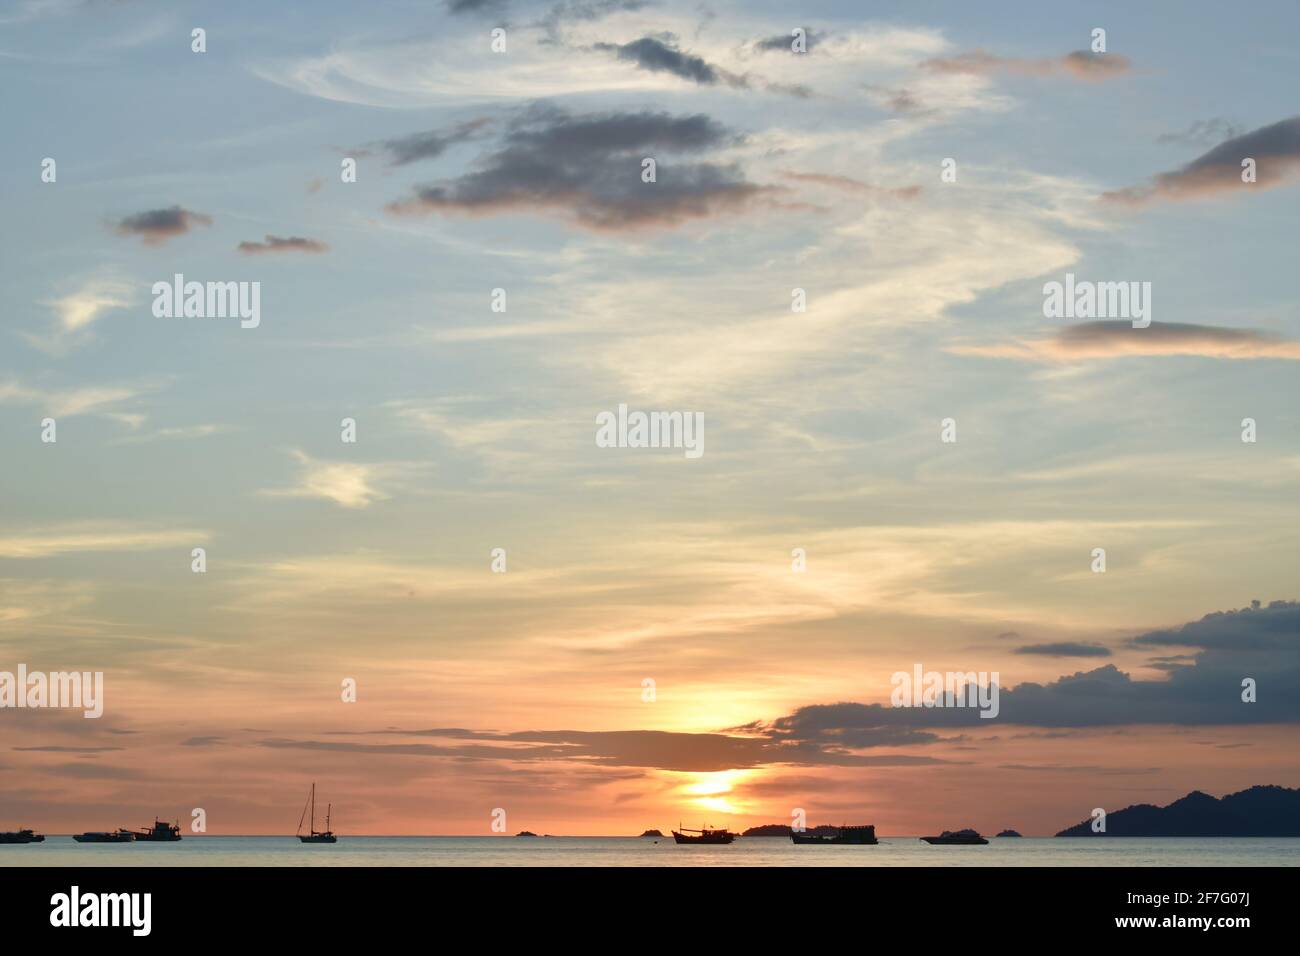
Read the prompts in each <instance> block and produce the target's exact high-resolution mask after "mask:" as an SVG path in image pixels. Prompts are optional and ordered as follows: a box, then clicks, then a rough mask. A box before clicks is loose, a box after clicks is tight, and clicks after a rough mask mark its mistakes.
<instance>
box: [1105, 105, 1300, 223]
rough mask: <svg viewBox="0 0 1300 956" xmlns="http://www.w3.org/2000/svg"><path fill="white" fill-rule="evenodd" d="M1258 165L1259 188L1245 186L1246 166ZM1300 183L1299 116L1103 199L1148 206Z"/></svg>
mask: <svg viewBox="0 0 1300 956" xmlns="http://www.w3.org/2000/svg"><path fill="white" fill-rule="evenodd" d="M1247 159H1253V160H1254V161H1255V177H1256V178H1255V182H1253V183H1246V182H1243V181H1242V164H1243V162H1244V161H1245V160H1247ZM1298 177H1300V116H1292V117H1291V118H1290V119H1284V120H1281V121H1279V122H1277V123H1272V124H1270V125H1268V126H1261V127H1260V128H1259V129H1256V130H1252V131H1251V132H1249V133H1244V134H1242V135H1240V136H1234V137H1233V138H1232V139H1229V140H1227V141H1226V142H1223V143H1220V144H1219V145H1218V146H1216V147H1214V148H1213V149H1211V150H1210V151H1209V152H1207V153H1204V154H1202V155H1201V156H1198V157H1197V158H1196V159H1194V160H1192V161H1191V162H1190V163H1188V164H1187V165H1186V166H1184V167H1182V168H1181V169H1176V170H1173V171H1172V172H1167V173H1159V174H1157V175H1156V176H1155V178H1154V179H1152V180H1151V182H1149V183H1145V184H1142V185H1139V186H1130V187H1128V188H1126V189H1115V190H1111V191H1109V192H1105V193H1102V196H1101V199H1102V202H1105V203H1111V204H1115V205H1120V206H1145V205H1149V204H1150V203H1153V202H1160V201H1165V202H1178V201H1182V200H1187V199H1201V198H1205V197H1209V196H1217V195H1224V194H1227V193H1233V192H1239V193H1248V192H1250V191H1251V190H1254V189H1271V188H1273V187H1274V186H1281V185H1283V184H1285V183H1288V182H1294V181H1295V180H1296V179H1297V178H1298Z"/></svg>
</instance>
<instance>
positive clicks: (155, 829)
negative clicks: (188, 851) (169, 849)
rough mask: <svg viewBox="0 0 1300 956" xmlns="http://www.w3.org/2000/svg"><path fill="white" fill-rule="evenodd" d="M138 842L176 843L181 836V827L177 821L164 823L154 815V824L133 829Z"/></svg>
mask: <svg viewBox="0 0 1300 956" xmlns="http://www.w3.org/2000/svg"><path fill="white" fill-rule="evenodd" d="M132 832H133V833H134V834H135V839H136V842H137V843H175V842H176V841H177V840H179V839H180V838H181V827H180V824H179V823H177V824H175V825H173V824H170V823H163V821H161V820H159V819H158V818H157V817H154V821H153V826H151V827H146V828H145V829H143V830H133V831H132Z"/></svg>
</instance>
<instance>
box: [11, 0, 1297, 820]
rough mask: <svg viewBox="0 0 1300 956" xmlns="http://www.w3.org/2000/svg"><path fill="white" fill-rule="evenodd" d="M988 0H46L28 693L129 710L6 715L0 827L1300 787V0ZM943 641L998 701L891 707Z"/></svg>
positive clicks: (968, 806) (28, 325) (16, 225)
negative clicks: (189, 306)
mask: <svg viewBox="0 0 1300 956" xmlns="http://www.w3.org/2000/svg"><path fill="white" fill-rule="evenodd" d="M998 6H999V11H998V16H997V17H996V19H994V18H991V17H988V16H986V15H985V14H984V12H983V11H982V10H981V5H977V4H970V3H962V2H951V3H924V4H919V3H915V2H901V0H900V2H892V3H891V2H883V3H872V4H869V5H867V4H855V3H849V2H841V3H806V4H802V5H800V7H799V10H798V11H797V12H792V8H791V5H790V4H789V3H778V2H754V3H740V2H735V3H716V2H713V0H704V2H696V0H690V2H677V0H674V2H653V0H647V2H640V0H558V2H557V0H499V2H495V3H494V2H482V0H452V2H449V3H445V2H418V3H417V2H389V3H373V4H365V5H359V4H356V3H345V2H322V3H314V4H312V5H311V6H310V10H311V14H310V15H309V16H307V15H304V14H303V13H301V12H293V11H280V10H279V9H278V8H277V6H276V5H269V4H264V3H253V2H242V0H241V2H226V3H221V4H212V3H209V4H199V3H195V4H190V3H184V2H181V3H162V2H145V0H139V2H135V0H121V2H107V0H105V2H92V0H6V2H5V3H4V5H3V6H0V82H2V83H3V85H4V89H5V97H4V101H5V110H4V114H5V116H4V125H5V134H4V136H3V137H0V170H3V175H0V209H3V213H4V220H3V221H4V226H5V228H3V229H2V230H0V263H3V265H2V266H0V271H2V272H3V290H4V295H3V310H2V311H0V321H2V323H3V324H2V325H0V449H2V450H3V458H2V459H0V495H2V497H3V508H2V509H0V671H16V669H17V667H18V665H19V664H20V663H22V664H25V665H26V666H27V667H28V669H30V670H41V671H57V670H79V671H103V672H104V675H105V676H104V680H105V687H106V691H105V693H106V700H105V710H104V716H103V717H102V718H101V719H98V720H87V719H84V718H83V717H82V715H81V713H80V711H66V710H49V709H47V710H26V709H24V710H8V709H5V710H0V830H4V829H10V828H16V827H18V826H20V825H21V826H34V827H38V828H41V829H44V830H46V831H47V832H51V833H66V832H71V831H73V830H77V831H81V830H86V829H111V828H115V827H118V826H128V825H130V826H139V825H142V824H144V823H146V822H147V821H149V820H151V819H152V818H153V816H154V815H155V814H157V815H158V816H160V817H163V818H166V819H174V818H180V819H181V821H182V825H183V826H187V824H186V821H188V819H189V817H190V811H191V809H192V808H196V807H201V808H203V809H204V810H205V811H206V813H207V823H208V832H209V833H212V834H223V833H224V834H252V833H266V834H271V833H289V832H292V831H293V828H294V826H295V824H296V822H297V819H298V813H299V811H300V809H301V806H302V801H303V799H304V797H305V795H306V793H307V790H308V787H309V786H310V784H311V782H312V781H316V782H317V786H318V790H319V794H320V797H319V799H320V800H321V802H325V801H327V800H328V801H330V802H332V803H333V805H334V824H335V828H336V829H337V830H338V831H339V832H340V834H342V835H344V836H347V835H350V834H471V835H489V834H490V833H491V830H490V825H491V822H492V812H493V810H494V809H496V808H501V809H504V810H505V811H506V816H507V821H508V822H507V829H508V831H509V832H511V833H514V832H517V831H519V830H522V829H529V830H533V831H536V832H538V833H542V832H545V833H555V834H629V833H630V834H635V833H639V832H640V831H641V830H643V829H645V828H647V827H658V828H660V829H663V830H665V831H666V830H667V828H668V827H670V826H676V825H677V823H678V821H679V820H680V821H681V822H683V823H685V824H686V825H687V826H699V825H700V824H701V823H702V822H704V821H707V822H709V823H711V824H716V825H724V824H725V825H728V826H731V827H733V828H743V827H747V826H752V825H755V824H759V823H789V822H790V819H791V813H792V811H793V810H794V809H795V808H801V809H804V810H805V811H806V814H807V819H808V823H809V824H810V825H816V824H819V823H841V822H845V823H874V824H875V825H876V827H877V830H878V831H880V832H881V833H882V834H919V833H922V832H931V831H937V830H940V829H956V828H958V827H963V826H972V827H976V828H978V829H980V830H981V831H984V832H988V833H992V832H997V831H998V830H1000V829H1003V828H1005V827H1014V828H1015V829H1017V830H1019V831H1021V832H1022V833H1025V834H1026V835H1044V834H1050V833H1054V832H1056V831H1057V830H1060V829H1062V828H1064V827H1066V826H1068V825H1071V824H1074V823H1076V822H1078V821H1080V820H1083V819H1085V818H1087V817H1088V816H1089V814H1090V812H1091V811H1092V809H1093V808H1095V807H1102V808H1106V809H1108V810H1110V809H1119V808H1121V807H1124V806H1127V805H1129V804H1132V803H1142V802H1150V803H1158V804H1164V803H1168V802H1170V801H1171V800H1173V799H1176V798H1177V797H1179V796H1181V795H1183V794H1184V793H1186V792H1187V791H1189V790H1192V789H1201V790H1205V791H1207V792H1210V793H1212V794H1215V795H1216V796H1217V795H1221V794H1223V793H1227V792H1231V791H1235V790H1240V789H1243V788H1245V787H1248V786H1251V785H1253V784H1268V783H1272V784H1279V785H1284V786H1300V750H1298V749H1297V747H1296V733H1297V725H1298V724H1300V693H1297V691H1298V690H1300V687H1298V682H1300V605H1298V604H1297V603H1295V602H1296V599H1297V598H1300V593H1297V581H1298V580H1300V576H1298V574H1297V572H1298V571H1300V542H1298V541H1297V528H1298V527H1300V496H1298V495H1297V482H1298V481H1300V375H1298V374H1297V373H1298V372H1300V316H1298V314H1297V305H1300V293H1298V292H1297V287H1296V282H1295V277H1296V274H1297V263H1296V249H1297V245H1296V235H1297V222H1298V221H1300V219H1298V214H1300V116H1297V113H1298V112H1300V107H1298V106H1297V101H1296V95H1295V94H1296V90H1297V89H1298V88H1300V50H1298V49H1297V46H1296V43H1295V37H1296V36H1297V33H1298V32H1300V8H1298V7H1297V6H1296V5H1295V4H1294V3H1292V2H1287V0H1279V2H1264V3H1259V4H1254V5H1252V7H1251V11H1250V13H1249V15H1243V14H1241V13H1239V12H1236V11H1233V10H1231V9H1228V8H1226V7H1224V6H1223V5H1221V4H1216V3H1208V2H1197V3H1173V2H1168V3H1163V2H1162V3H1152V4H1140V5H1138V4H1132V3H1098V4H1090V5H1088V9H1087V10H1084V9H1083V8H1082V7H1077V5H1046V4H1041V3H1037V2H1034V3H1029V2H1026V3H1005V4H999V5H998ZM867 8H869V10H870V12H869V13H864V12H863V11H864V10H865V9H867ZM498 27H499V28H503V29H504V30H505V36H506V51H505V52H503V53H495V52H493V51H492V49H491V47H490V44H491V36H490V33H491V31H492V30H493V28H498ZM796 27H799V28H802V29H804V30H805V31H806V32H807V36H808V37H809V40H808V49H807V52H806V53H802V54H796V53H794V52H792V51H791V49H790V34H791V30H792V29H793V28H796ZM1099 27H1100V28H1103V29H1104V30H1105V31H1106V52H1104V53H1094V52H1091V47H1092V43H1093V39H1092V37H1093V30H1094V29H1095V28H1099ZM194 28H203V29H204V30H205V31H206V45H207V52H205V53H195V52H192V50H191V42H192V40H191V31H192V30H193V29H194ZM47 157H48V158H52V159H54V160H55V161H56V163H57V179H56V181H54V182H43V181H42V178H41V172H42V160H43V159H45V158H47ZM646 157H651V158H654V159H655V160H656V163H657V178H656V181H655V182H654V183H645V182H643V181H642V160H643V159H644V158H646ZM1246 157H1250V158H1253V159H1254V160H1255V161H1256V163H1257V168H1258V178H1257V181H1255V182H1253V183H1249V184H1246V183H1243V182H1242V181H1241V176H1240V169H1241V160H1242V159H1243V158H1246ZM346 158H353V159H355V160H356V164H357V181H356V182H346V183H345V182H343V181H341V176H340V171H341V163H342V162H343V161H344V160H345V159H346ZM946 159H952V160H955V168H956V171H957V174H956V181H955V182H954V181H944V180H943V179H942V178H941V171H942V168H943V164H944V161H945V160H946ZM176 273H181V274H183V275H184V276H185V278H186V279H187V280H197V281H200V282H206V281H219V282H227V281H250V282H251V281H257V282H260V283H261V322H260V325H259V326H258V327H257V328H241V327H240V322H239V320H238V319H237V318H159V317H156V316H155V315H154V313H153V311H152V305H153V294H152V292H151V288H152V286H153V284H154V283H155V282H158V281H166V282H170V281H171V280H172V277H173V275H175V274H176ZM1067 273H1072V274H1073V275H1075V276H1076V277H1077V278H1078V279H1079V280H1087V281H1096V282H1130V281H1132V282H1149V283H1150V284H1151V289H1152V298H1151V302H1152V318H1153V319H1154V322H1153V324H1152V325H1151V327H1149V328H1146V329H1135V328H1133V327H1132V324H1131V323H1130V321H1129V320H1128V319H1123V320H1117V321H1089V320H1088V319H1084V318H1076V319H1064V318H1063V319H1049V318H1045V317H1044V312H1043V303H1044V294H1043V286H1044V284H1045V283H1048V282H1053V281H1057V282H1064V281H1065V276H1066V274H1067ZM494 289H504V290H505V291H506V302H507V306H506V310H505V311H504V312H501V311H494V310H493V308H492V302H493V290H494ZM794 289H803V290H805V292H806V297H807V309H806V311H804V312H795V311H792V306H791V303H792V290H794ZM620 404H626V405H627V406H628V407H629V408H631V409H641V410H645V411H651V410H660V411H680V412H684V413H695V412H699V413H702V414H703V416H704V422H705V432H704V453H703V455H702V456H701V457H699V458H694V459H692V458H688V457H686V456H685V455H684V454H683V452H682V450H681V449H654V448H601V447H597V445H596V442H595V432H596V424H595V423H596V416H598V415H599V414H600V413H602V412H605V411H614V410H616V409H617V408H618V406H619V405H620ZM46 418H53V419H54V420H55V421H56V423H57V441H56V442H54V443H48V442H43V441H42V434H41V433H42V425H41V423H42V420H43V419H46ZM345 418H352V419H355V421H356V431H357V440H356V442H355V443H345V442H343V441H342V440H341V437H340V433H341V426H340V423H341V421H342V420H343V419H345ZM948 418H951V419H953V420H955V423H956V426H955V427H956V435H957V440H956V441H955V442H943V441H941V422H943V420H944V419H948ZM1247 418H1250V419H1253V420H1254V422H1255V428H1256V437H1257V440H1256V441H1254V442H1245V441H1243V440H1242V430H1243V425H1242V423H1243V419H1247ZM194 548H204V549H206V554H207V571H206V573H202V574H198V573H193V572H192V571H191V552H192V549H194ZM496 548H502V549H505V552H506V561H507V570H506V572H505V573H493V571H492V567H491V564H492V551H493V549H496ZM1096 548H1104V549H1105V551H1106V565H1107V566H1106V571H1105V573H1094V571H1093V570H1092V565H1093V551H1094V549H1096ZM795 549H803V551H804V553H805V554H806V570H804V571H802V572H801V573H800V572H796V571H794V570H793V569H792V552H793V551H794V550H795ZM1253 601H1257V602H1259V604H1258V606H1254V607H1252V602H1253ZM916 664H920V665H922V667H923V668H924V669H926V670H934V671H960V672H969V671H975V672H997V673H998V674H999V675H1000V678H999V684H1000V687H1001V708H1000V713H999V716H998V717H997V718H996V719H980V718H978V716H976V714H974V713H973V712H971V711H970V710H954V709H925V708H893V707H890V689H891V686H890V677H891V675H892V674H893V673H895V672H896V671H908V672H910V671H911V670H912V669H913V667H914V666H915V665H916ZM1248 677H1249V678H1252V679H1254V680H1255V681H1256V682H1257V687H1258V700H1257V701H1256V702H1255V703H1244V702H1243V701H1242V700H1241V684H1242V680H1243V679H1244V678H1248ZM345 679H353V680H355V681H356V685H357V701H356V702H355V703H346V702H344V701H343V700H342V699H341V684H342V682H343V681H344V680H345ZM647 680H649V681H653V687H654V694H653V699H652V700H647V699H645V698H646V697H647V696H650V695H647V694H645V693H644V692H643V688H644V682H646V681H647Z"/></svg>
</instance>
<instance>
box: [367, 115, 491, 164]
mask: <svg viewBox="0 0 1300 956" xmlns="http://www.w3.org/2000/svg"><path fill="white" fill-rule="evenodd" d="M491 123H492V121H491V120H490V119H487V118H479V119H472V120H466V121H465V122H463V123H457V124H456V125H455V126H453V127H451V128H450V129H432V130H427V131H425V132H423V133H412V134H410V135H409V136H399V137H396V138H394V139H386V140H383V141H382V142H381V143H379V144H378V145H379V146H381V147H382V148H383V149H384V150H385V151H386V152H387V153H388V161H389V163H390V165H393V166H405V165H406V164H407V163H414V162H416V161H418V160H421V159H436V158H437V157H439V156H441V155H442V154H443V153H445V152H447V150H449V149H451V148H452V147H453V146H456V145H458V144H460V143H467V142H470V141H472V140H474V139H479V138H481V137H482V135H483V133H484V132H486V130H487V129H488V128H489V127H490V126H491Z"/></svg>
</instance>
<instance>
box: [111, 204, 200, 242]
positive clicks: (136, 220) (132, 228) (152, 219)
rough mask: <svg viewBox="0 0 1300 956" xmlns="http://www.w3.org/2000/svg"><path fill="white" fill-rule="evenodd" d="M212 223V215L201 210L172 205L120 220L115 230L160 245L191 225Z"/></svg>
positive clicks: (182, 233) (181, 233)
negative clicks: (206, 214) (207, 214)
mask: <svg viewBox="0 0 1300 956" xmlns="http://www.w3.org/2000/svg"><path fill="white" fill-rule="evenodd" d="M196 225H201V226H210V225H212V217H211V216H205V215H204V214H203V213H200V212H193V211H192V210H189V209H183V208H181V207H180V206H172V207H170V208H168V209H150V210H148V211H146V212H138V213H136V214H135V215H133V216H127V217H125V218H124V219H121V220H119V221H118V223H117V224H116V225H115V226H114V231H116V232H117V234H118V235H119V236H139V237H140V239H141V241H142V242H143V243H144V244H145V245H146V246H160V245H162V244H163V243H164V242H166V241H167V240H169V239H173V238H175V237H176V236H180V235H184V234H185V233H187V232H189V231H190V229H191V227H193V226H196Z"/></svg>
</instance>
